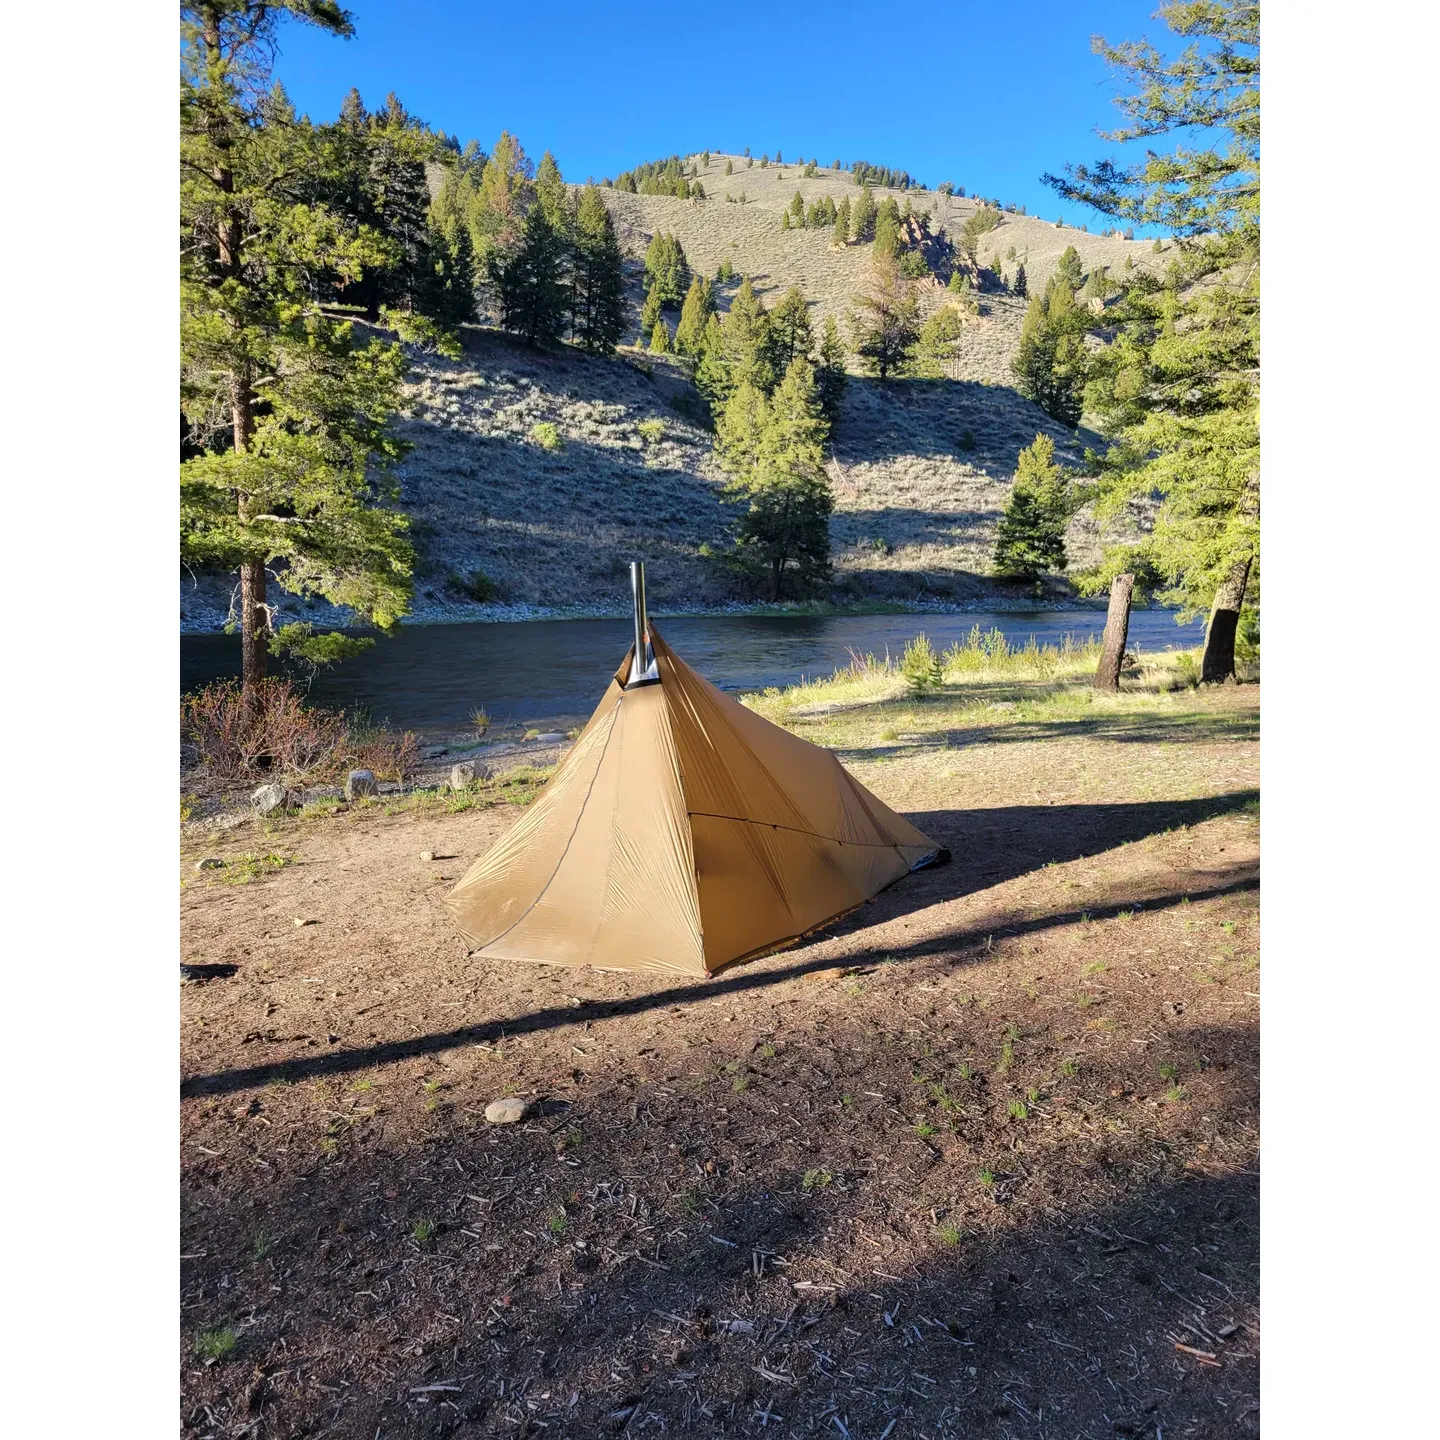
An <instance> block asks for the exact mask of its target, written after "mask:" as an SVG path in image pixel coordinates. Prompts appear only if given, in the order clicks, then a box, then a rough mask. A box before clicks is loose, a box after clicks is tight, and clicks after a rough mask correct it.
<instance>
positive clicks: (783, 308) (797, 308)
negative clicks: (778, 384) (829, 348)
mask: <svg viewBox="0 0 1440 1440" xmlns="http://www.w3.org/2000/svg"><path fill="white" fill-rule="evenodd" d="M770 340H771V355H772V356H773V363H774V367H775V373H776V374H777V375H782V374H784V373H785V371H786V370H788V369H789V368H790V363H791V361H793V360H794V359H795V358H796V356H805V357H807V358H808V357H809V354H810V347H811V345H812V344H813V343H814V334H813V332H812V331H811V328H810V308H809V306H808V305H806V303H805V296H804V295H803V294H802V293H801V291H800V287H799V286H798V285H792V286H791V287H790V288H789V289H788V290H787V291H786V292H785V294H784V295H783V296H782V297H781V299H780V303H779V304H778V305H776V307H775V308H774V310H772V311H771V312H770Z"/></svg>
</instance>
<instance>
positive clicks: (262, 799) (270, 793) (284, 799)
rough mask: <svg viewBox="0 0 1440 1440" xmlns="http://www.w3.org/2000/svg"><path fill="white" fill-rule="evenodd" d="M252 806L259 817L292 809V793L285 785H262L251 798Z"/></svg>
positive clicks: (273, 783)
mask: <svg viewBox="0 0 1440 1440" xmlns="http://www.w3.org/2000/svg"><path fill="white" fill-rule="evenodd" d="M250 806H251V808H252V809H253V810H254V811H255V813H256V814H257V815H270V814H273V813H274V812H275V811H276V810H287V809H289V808H290V792H289V790H287V789H286V788H285V787H284V786H283V785H280V784H277V783H275V782H273V781H272V782H271V783H270V784H269V785H262V786H261V787H260V788H259V789H258V790H257V791H256V792H255V793H254V794H253V795H252V796H251V797H250Z"/></svg>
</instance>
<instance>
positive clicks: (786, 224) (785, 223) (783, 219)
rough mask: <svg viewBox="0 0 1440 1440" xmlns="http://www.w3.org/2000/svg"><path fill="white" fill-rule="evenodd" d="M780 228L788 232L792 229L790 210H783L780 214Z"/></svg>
mask: <svg viewBox="0 0 1440 1440" xmlns="http://www.w3.org/2000/svg"><path fill="white" fill-rule="evenodd" d="M780 228H781V229H782V230H788V229H789V228H790V212H789V210H782V211H781V212H780Z"/></svg>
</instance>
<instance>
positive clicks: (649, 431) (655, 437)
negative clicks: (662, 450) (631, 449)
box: [635, 420, 665, 445]
mask: <svg viewBox="0 0 1440 1440" xmlns="http://www.w3.org/2000/svg"><path fill="white" fill-rule="evenodd" d="M635 429H636V432H637V433H638V434H639V436H640V438H641V439H642V440H643V441H644V442H645V443H646V444H647V445H658V444H659V443H660V441H662V440H663V439H664V438H665V422H664V421H663V420H642V421H641V422H640V423H639V424H638V425H637V426H636V427H635Z"/></svg>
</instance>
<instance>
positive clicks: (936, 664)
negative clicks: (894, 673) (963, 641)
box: [900, 634, 945, 696]
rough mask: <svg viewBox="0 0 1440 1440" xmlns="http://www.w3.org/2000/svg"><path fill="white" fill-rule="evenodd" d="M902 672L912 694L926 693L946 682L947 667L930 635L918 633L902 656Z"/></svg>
mask: <svg viewBox="0 0 1440 1440" xmlns="http://www.w3.org/2000/svg"><path fill="white" fill-rule="evenodd" d="M900 673H901V674H902V675H903V676H904V677H905V686H906V688H907V689H908V690H909V691H910V693H911V694H912V695H917V696H918V695H926V694H928V693H929V692H930V691H931V690H938V689H939V688H940V687H941V686H942V685H943V684H944V683H945V667H944V666H943V665H942V664H941V662H940V657H939V655H937V654H936V653H935V647H934V646H933V645H932V644H931V643H930V637H929V636H928V635H923V634H921V635H917V636H916V637H915V638H914V639H913V640H912V641H911V642H910V643H909V644H908V645H907V646H906V647H905V653H904V655H902V656H901V658H900Z"/></svg>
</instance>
